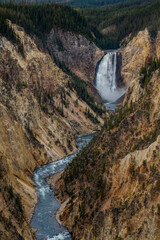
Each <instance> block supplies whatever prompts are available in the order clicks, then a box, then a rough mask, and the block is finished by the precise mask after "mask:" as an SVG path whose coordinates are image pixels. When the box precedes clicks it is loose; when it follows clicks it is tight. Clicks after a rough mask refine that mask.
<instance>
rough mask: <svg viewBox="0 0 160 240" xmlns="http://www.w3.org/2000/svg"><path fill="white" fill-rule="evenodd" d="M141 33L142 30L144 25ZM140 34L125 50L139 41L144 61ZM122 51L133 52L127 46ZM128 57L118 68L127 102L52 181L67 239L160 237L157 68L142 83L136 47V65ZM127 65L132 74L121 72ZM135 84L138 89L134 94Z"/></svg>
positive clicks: (159, 135) (159, 124) (159, 95)
mask: <svg viewBox="0 0 160 240" xmlns="http://www.w3.org/2000/svg"><path fill="white" fill-rule="evenodd" d="M144 34H146V36H148V33H147V30H145V32H144ZM139 36H141V37H142V36H144V35H143V34H142V33H139ZM158 36H159V34H158ZM157 39H158V38H157ZM145 40H146V45H145V44H144V41H142V40H140V39H139V38H137V40H136V41H135V39H133V40H132V44H133V46H132V45H131V43H129V44H130V48H131V51H132V50H133V48H134V44H138V45H139V44H140V42H141V43H143V45H141V47H140V45H139V50H140V49H141V48H142V49H141V50H143V46H146V49H147V51H148V52H147V54H146V53H144V56H143V57H144V63H145V61H146V60H147V57H148V53H150V51H149V50H148V49H150V46H148V43H147V42H148V38H147V39H146V38H145ZM155 42H156V41H155ZM158 45H159V44H157V48H158ZM152 46H153V45H152ZM154 46H155V45H154ZM126 49H127V47H126ZM126 49H123V50H122V51H125V50H126ZM137 51H138V50H137ZM142 53H143V51H142ZM127 54H128V55H132V56H134V57H136V56H137V57H138V55H136V54H135V55H134V51H133V52H132V53H130V52H129V48H128V53H127ZM137 54H138V52H137ZM157 55H158V51H157ZM134 57H133V58H131V60H130V61H128V66H127V61H126V73H125V72H124V73H123V74H124V75H125V74H126V76H128V78H129V77H130V81H131V82H132V79H133V83H134V84H133V87H131V88H130V89H129V91H128V93H127V96H126V99H127V101H128V103H126V104H124V106H123V108H120V109H118V110H117V111H116V112H115V113H114V114H111V116H110V118H109V119H107V120H106V123H105V126H104V127H103V128H102V130H101V132H100V134H99V135H98V136H97V137H95V138H94V139H93V141H92V142H91V143H90V144H89V146H88V147H87V148H85V149H84V150H83V151H82V153H81V154H80V155H79V156H78V157H77V158H76V159H75V160H74V161H73V162H72V164H71V165H70V166H69V167H68V168H67V169H66V171H65V172H64V173H63V174H62V176H61V177H60V178H59V180H58V182H57V194H58V196H59V198H60V199H61V201H62V202H66V205H65V208H64V211H63V213H62V214H61V220H62V221H63V223H64V224H65V225H67V226H68V228H69V230H70V232H72V234H73V239H77V240H80V239H81V240H82V239H92V240H93V239H96V240H100V239H103V240H105V239H106V240H108V239H111V240H112V239H130V240H131V239H137V240H138V239H142V240H143V239H153V240H156V239H159V238H160V233H159V219H160V217H159V216H160V207H159V201H160V194H159V174H160V169H159V156H160V150H159V144H160V130H159V129H160V128H159V127H160V108H159V106H160V104H159V103H160V94H159V90H160V81H159V79H160V70H156V71H153V72H152V74H151V77H150V78H149V79H147V83H146V85H145V86H144V87H142V86H141V84H140V82H141V78H142V76H141V77H140V76H139V75H138V70H137V69H138V68H139V67H141V66H143V58H142V59H141V52H139V59H141V61H142V62H141V61H140V63H138V65H136V62H135V65H132V64H131V63H134V61H133V59H134ZM145 57H146V59H145ZM122 59H123V58H122ZM122 62H123V61H122ZM129 64H130V65H129ZM141 64H142V65H141ZM140 65H141V66H140ZM123 67H124V65H123ZM127 67H128V69H130V70H129V73H127V71H128V70H127ZM123 69H124V68H123ZM132 69H133V70H134V71H133V75H134V76H131V75H127V74H132ZM136 74H137V75H136ZM136 85H137V86H138V87H139V89H140V91H139V92H138V94H137V95H136V97H135V92H134V86H136Z"/></svg>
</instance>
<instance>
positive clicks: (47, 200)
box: [31, 133, 96, 240]
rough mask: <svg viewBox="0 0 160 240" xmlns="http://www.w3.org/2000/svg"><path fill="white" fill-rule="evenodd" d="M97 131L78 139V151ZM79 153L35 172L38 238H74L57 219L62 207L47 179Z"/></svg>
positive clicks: (35, 218)
mask: <svg viewBox="0 0 160 240" xmlns="http://www.w3.org/2000/svg"><path fill="white" fill-rule="evenodd" d="M95 135H96V133H93V134H90V135H86V136H83V137H79V138H77V139H76V141H77V144H78V152H79V151H80V150H81V149H82V148H83V147H85V146H86V145H87V144H88V143H89V142H90V140H91V139H92V138H93V136H95ZM76 154H77V153H75V154H72V155H70V156H67V157H64V158H63V159H61V160H58V161H56V162H52V163H49V164H46V165H43V166H42V167H40V168H38V169H36V170H35V172H34V182H35V184H36V190H37V195H38V203H37V205H36V207H35V210H34V214H33V217H32V219H31V226H32V228H34V229H37V232H36V233H35V234H36V239H37V240H72V237H71V235H70V234H69V232H68V230H67V228H65V227H63V226H61V225H60V224H59V223H58V222H57V220H56V212H57V210H58V208H59V207H60V205H59V203H58V201H57V200H56V198H55V194H54V191H53V190H51V189H50V186H49V184H47V182H46V181H45V179H46V178H47V177H49V176H51V175H53V174H56V173H59V172H61V171H63V170H64V169H65V168H66V167H67V165H68V163H70V162H71V161H72V160H73V158H74V157H75V156H76Z"/></svg>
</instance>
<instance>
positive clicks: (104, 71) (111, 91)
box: [96, 51, 126, 103]
mask: <svg viewBox="0 0 160 240" xmlns="http://www.w3.org/2000/svg"><path fill="white" fill-rule="evenodd" d="M96 88H97V90H98V93H99V94H100V96H101V97H102V99H103V100H104V101H105V102H106V103H114V102H116V100H118V99H119V98H120V97H121V96H122V95H124V93H125V91H126V89H125V88H124V87H122V88H119V87H118V85H117V51H110V52H107V54H106V55H105V56H104V57H103V58H102V60H101V61H100V63H99V65H98V68H97V72H96Z"/></svg>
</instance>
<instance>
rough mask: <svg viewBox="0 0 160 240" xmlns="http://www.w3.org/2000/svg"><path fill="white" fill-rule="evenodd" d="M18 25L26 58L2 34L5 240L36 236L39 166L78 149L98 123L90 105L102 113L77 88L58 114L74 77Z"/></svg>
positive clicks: (0, 153) (0, 172) (1, 221)
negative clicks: (80, 138) (78, 142)
mask: <svg viewBox="0 0 160 240" xmlns="http://www.w3.org/2000/svg"><path fill="white" fill-rule="evenodd" d="M10 24H11V23H10ZM12 27H13V28H14V30H15V32H16V34H17V35H18V36H19V37H20V39H21V41H22V42H23V46H24V55H25V58H24V57H23V56H22V55H21V54H20V53H19V52H18V48H17V46H16V45H13V44H12V43H11V42H10V41H8V40H7V39H6V38H4V37H0V59H1V61H0V186H1V188H0V202H1V204H0V231H1V233H0V234H1V235H0V239H4V240H5V239H6V240H8V239H14V240H17V239H19V238H20V236H21V237H23V238H24V239H26V240H31V239H35V238H34V235H33V232H32V230H31V228H30V226H29V223H28V222H29V220H30V217H31V214H32V212H33V208H34V206H35V203H36V200H37V199H36V192H35V189H34V183H33V181H32V176H33V171H34V169H35V168H37V167H39V166H41V165H42V164H45V163H47V162H50V161H55V160H57V159H59V158H62V157H64V156H65V155H66V154H71V153H73V152H75V151H76V142H75V136H76V135H78V134H84V133H89V132H92V131H93V130H96V129H97V125H96V124H94V123H93V122H91V120H89V118H86V115H85V114H84V112H85V111H86V109H89V110H90V112H91V113H92V114H93V116H96V114H95V113H94V112H93V111H92V110H91V109H90V107H89V106H88V105H87V104H86V103H85V102H84V101H82V100H79V99H78V97H77V95H76V92H75V91H70V93H68V94H66V95H65V101H66V104H65V105H64V106H63V115H62V114H60V113H59V112H58V111H59V109H61V108H62V93H63V92H68V91H69V89H68V87H67V83H68V81H69V80H70V77H69V76H68V75H67V74H65V73H64V72H63V71H62V70H61V69H59V68H58V67H57V65H56V64H55V63H54V62H53V60H52V58H51V57H50V55H49V54H48V53H47V52H42V51H40V50H39V49H38V47H37V45H36V44H35V42H34V40H33V39H32V38H31V37H29V36H28V35H26V34H25V32H24V30H23V29H22V28H19V27H18V26H16V25H12ZM45 96H47V97H48V98H47V100H46V99H45ZM48 99H50V101H48ZM46 107H47V110H46ZM98 119H99V121H100V122H101V123H103V120H102V119H101V118H99V117H98ZM21 202H22V205H21ZM7 226H9V228H10V230H9V231H8V229H7ZM1 236H2V238H1Z"/></svg>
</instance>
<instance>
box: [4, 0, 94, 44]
mask: <svg viewBox="0 0 160 240" xmlns="http://www.w3.org/2000/svg"><path fill="white" fill-rule="evenodd" d="M7 19H9V20H11V21H12V22H13V23H16V24H17V25H19V26H21V27H23V28H24V29H25V31H26V32H27V33H29V34H35V35H36V36H38V37H39V38H40V39H41V40H42V41H44V40H45V35H46V34H47V33H49V32H50V30H51V29H52V28H53V27H58V28H61V29H63V30H65V31H72V32H73V33H77V34H81V35H84V36H85V37H86V38H87V39H89V40H91V41H93V37H92V34H91V30H90V28H89V26H88V24H87V22H86V20H85V18H84V17H83V16H81V14H80V13H79V12H77V11H76V10H74V9H72V8H71V7H68V6H64V5H60V4H25V3H19V4H16V3H2V2H1V3H0V34H2V35H4V36H6V37H7V38H9V39H10V40H11V39H15V36H13V32H12V30H11V29H10V28H9V26H8V23H7V21H6V20H7Z"/></svg>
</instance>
